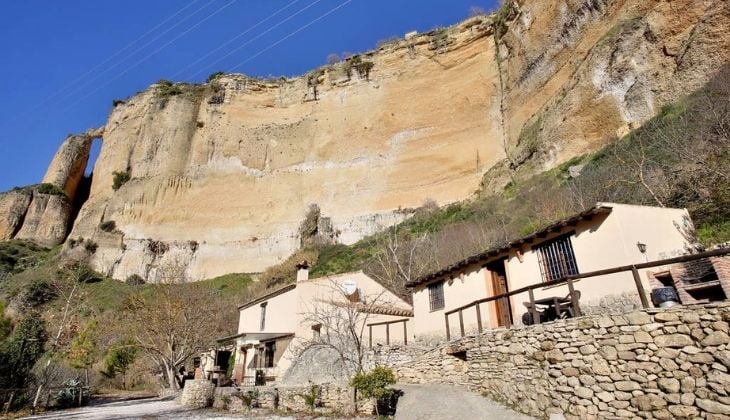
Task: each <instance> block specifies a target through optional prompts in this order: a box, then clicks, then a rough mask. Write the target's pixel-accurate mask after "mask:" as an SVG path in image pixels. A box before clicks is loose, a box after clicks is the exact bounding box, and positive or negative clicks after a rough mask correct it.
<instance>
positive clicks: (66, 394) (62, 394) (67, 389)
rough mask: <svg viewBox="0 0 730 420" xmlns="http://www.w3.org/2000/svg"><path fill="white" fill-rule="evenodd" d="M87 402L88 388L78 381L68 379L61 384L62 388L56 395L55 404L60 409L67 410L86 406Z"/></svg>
mask: <svg viewBox="0 0 730 420" xmlns="http://www.w3.org/2000/svg"><path fill="white" fill-rule="evenodd" d="M88 402H89V387H88V386H84V385H83V384H82V383H81V381H80V380H78V379H69V380H67V381H66V382H64V383H63V388H61V390H60V391H58V394H56V404H57V405H58V406H59V407H60V408H69V407H74V406H78V405H86V404H87V403H88Z"/></svg>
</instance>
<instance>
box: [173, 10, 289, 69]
mask: <svg viewBox="0 0 730 420" xmlns="http://www.w3.org/2000/svg"><path fill="white" fill-rule="evenodd" d="M300 1H301V0H294V1H292V2H290V3H289V4H287V5H286V6H284V7H282V8H281V9H279V10H277V11H276V12H274V13H272V14H271V15H269V16H268V17H267V18H266V19H263V20H261V21H259V22H258V23H256V24H255V25H253V26H251V27H250V28H248V29H246V30H245V31H243V32H241V33H240V34H238V35H236V36H235V37H233V38H231V39H230V40H228V41H227V42H225V43H224V44H222V45H220V46H219V47H218V48H216V49H214V50H213V51H210V52H208V53H207V54H205V55H204V56H202V57H200V58H199V59H197V60H195V61H194V62H192V63H190V64H188V65H187V66H185V67H184V68H183V69H182V70H180V71H178V72H177V73H175V74H173V75H172V76H170V78H171V79H173V80H174V79H176V78H177V77H178V76H179V75H181V74H183V73H185V72H186V71H187V70H188V69H190V68H192V67H194V66H195V65H196V64H198V63H200V62H201V61H203V60H205V59H206V58H208V57H210V56H211V55H213V54H215V53H217V52H218V51H220V50H222V49H223V48H225V47H226V46H227V45H229V44H230V43H232V42H234V41H236V40H237V39H239V38H241V37H242V36H244V35H246V34H247V33H249V32H251V31H252V30H254V29H256V28H258V27H259V26H261V25H262V24H264V23H266V22H267V21H269V20H270V19H271V18H273V17H274V16H276V15H278V14H279V13H281V12H283V11H284V10H286V9H288V8H289V7H291V6H293V5H294V4H296V3H298V2H300Z"/></svg>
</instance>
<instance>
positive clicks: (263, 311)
mask: <svg viewBox="0 0 730 420" xmlns="http://www.w3.org/2000/svg"><path fill="white" fill-rule="evenodd" d="M267 303H268V302H264V303H262V304H261V326H260V330H261V331H263V330H264V328H266V305H267Z"/></svg>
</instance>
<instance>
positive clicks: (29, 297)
mask: <svg viewBox="0 0 730 420" xmlns="http://www.w3.org/2000/svg"><path fill="white" fill-rule="evenodd" d="M55 297H56V291H55V290H54V289H53V287H52V286H51V284H50V283H48V282H47V281H45V280H34V281H32V282H31V283H30V284H29V285H28V286H27V287H26V288H25V292H24V293H23V296H22V299H21V300H22V302H23V304H24V305H25V306H28V307H31V308H32V307H36V306H40V305H43V304H44V303H46V302H50V301H51V300H53V299H54V298H55Z"/></svg>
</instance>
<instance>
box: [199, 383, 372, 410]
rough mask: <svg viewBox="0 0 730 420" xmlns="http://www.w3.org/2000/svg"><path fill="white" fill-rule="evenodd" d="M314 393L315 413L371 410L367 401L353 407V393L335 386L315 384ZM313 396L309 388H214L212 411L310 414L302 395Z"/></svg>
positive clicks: (359, 402)
mask: <svg viewBox="0 0 730 420" xmlns="http://www.w3.org/2000/svg"><path fill="white" fill-rule="evenodd" d="M314 390H315V395H316V398H315V406H316V407H315V408H314V412H315V413H317V414H333V413H353V412H357V413H360V414H366V415H369V414H372V413H373V412H374V407H373V404H372V402H370V401H358V403H357V407H356V408H355V407H354V404H353V390H352V388H349V387H347V386H343V385H338V384H323V385H317V386H316V388H314ZM251 392H253V393H254V395H255V397H254V402H253V404H252V407H249V405H248V404H247V400H248V399H249V398H250V395H251ZM311 393H312V386H279V387H273V386H262V387H256V388H241V389H237V388H232V387H231V388H217V389H216V391H215V400H214V402H213V408H217V409H222V410H228V411H232V412H237V413H241V412H248V411H250V410H252V409H254V410H256V409H258V410H263V411H282V412H293V413H309V412H312V411H313V410H312V408H311V407H310V406H308V405H307V400H306V398H305V396H308V395H310V394H311Z"/></svg>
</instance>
